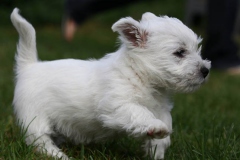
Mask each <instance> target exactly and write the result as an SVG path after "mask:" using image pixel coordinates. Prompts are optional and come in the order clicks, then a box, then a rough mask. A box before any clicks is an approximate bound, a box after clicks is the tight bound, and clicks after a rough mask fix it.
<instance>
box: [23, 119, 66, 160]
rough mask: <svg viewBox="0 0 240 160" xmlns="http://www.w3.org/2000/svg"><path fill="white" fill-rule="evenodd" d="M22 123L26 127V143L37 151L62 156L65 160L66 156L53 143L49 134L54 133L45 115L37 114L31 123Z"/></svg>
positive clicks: (57, 156)
mask: <svg viewBox="0 0 240 160" xmlns="http://www.w3.org/2000/svg"><path fill="white" fill-rule="evenodd" d="M25 124H29V123H23V125H24V126H23V127H24V128H25V129H26V131H27V133H26V143H27V144H28V145H33V146H35V147H36V149H37V151H38V152H42V153H45V154H47V155H49V156H52V157H56V158H62V159H63V160H67V159H68V157H67V156H66V155H65V154H64V153H63V152H62V151H61V150H60V149H59V148H58V147H57V145H56V144H55V143H54V141H53V139H52V138H51V135H52V134H53V133H54V131H53V130H52V128H51V126H50V125H49V122H48V120H47V119H46V117H44V116H42V115H38V117H36V118H35V119H33V120H32V121H31V123H30V124H29V125H28V126H26V125H25Z"/></svg>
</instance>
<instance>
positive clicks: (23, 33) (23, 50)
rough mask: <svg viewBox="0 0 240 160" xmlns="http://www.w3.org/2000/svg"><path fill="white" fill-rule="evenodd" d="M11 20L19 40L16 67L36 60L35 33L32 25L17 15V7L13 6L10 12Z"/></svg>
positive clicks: (21, 66)
mask: <svg viewBox="0 0 240 160" xmlns="http://www.w3.org/2000/svg"><path fill="white" fill-rule="evenodd" d="M11 21H12V23H13V25H14V27H15V28H16V30H17V31H18V34H19V42H18V45H17V53H16V56H15V59H16V69H17V71H19V69H21V68H24V66H26V65H28V64H31V63H35V62H37V61H38V58H37V49H36V33H35V30H34V28H33V26H32V25H31V24H30V23H29V22H27V21H26V20H25V19H24V18H23V17H22V16H20V15H19V9H18V8H15V9H14V10H13V12H12V14H11Z"/></svg>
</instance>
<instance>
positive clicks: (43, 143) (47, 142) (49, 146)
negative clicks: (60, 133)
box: [34, 134, 68, 160]
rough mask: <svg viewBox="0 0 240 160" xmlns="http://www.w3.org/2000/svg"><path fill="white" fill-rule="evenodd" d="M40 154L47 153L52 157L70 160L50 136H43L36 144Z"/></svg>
mask: <svg viewBox="0 0 240 160" xmlns="http://www.w3.org/2000/svg"><path fill="white" fill-rule="evenodd" d="M34 145H36V146H37V149H38V151H39V152H43V153H47V154H48V155H50V156H53V157H58V158H61V159H62V160H68V157H67V156H66V155H65V154H64V153H63V152H62V151H61V150H60V149H59V148H58V147H57V146H56V145H55V143H54V142H53V140H52V139H51V137H50V135H48V134H43V135H42V136H41V137H39V138H37V139H36V140H35V142H34Z"/></svg>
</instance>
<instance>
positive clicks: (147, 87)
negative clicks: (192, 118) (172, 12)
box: [11, 9, 210, 159]
mask: <svg viewBox="0 0 240 160" xmlns="http://www.w3.org/2000/svg"><path fill="white" fill-rule="evenodd" d="M11 20H12V23H13V25H14V26H15V28H16V29H17V31H18V33H19V35H20V40H19V43H18V47H17V54H16V87H15V93H14V101H13V104H14V111H15V113H16V116H17V118H18V119H19V122H22V124H23V127H24V128H26V129H27V138H26V142H27V144H32V143H33V144H34V145H36V146H38V149H39V151H46V152H47V153H48V154H49V155H52V156H57V157H59V158H60V157H62V158H65V159H67V156H66V155H65V154H64V153H63V152H62V151H61V150H60V149H59V148H58V147H57V146H56V145H55V144H54V142H53V140H52V138H51V136H52V135H57V134H61V135H63V136H65V137H68V138H69V139H71V140H73V141H74V142H75V143H76V144H78V143H88V142H91V141H95V142H96V141H101V140H104V139H107V138H109V137H114V136H115V135H116V134H128V135H131V136H133V137H137V138H142V139H143V140H145V141H146V142H145V150H146V153H149V152H150V154H152V151H154V150H155V147H156V153H155V155H154V156H155V159H160V158H163V157H164V151H165V149H166V148H167V147H168V146H169V145H170V136H169V134H170V133H171V130H172V118H171V115H170V111H171V109H172V107H173V103H172V102H171V100H170V96H171V94H172V93H173V92H176V91H180V92H189V91H193V90H195V89H197V88H198V87H199V86H200V85H201V84H202V83H203V82H204V81H205V79H206V76H207V74H208V70H209V69H210V62H208V61H205V60H203V59H202V58H201V56H200V50H201V48H199V46H198V45H199V43H200V41H201V39H200V38H198V37H197V36H196V34H194V33H193V32H192V31H191V30H190V29H189V28H188V27H186V26H185V25H184V24H183V23H182V22H181V21H179V20H178V19H176V18H169V17H167V16H164V17H157V16H155V15H154V14H152V13H145V14H143V16H142V19H141V21H140V22H138V21H135V20H134V19H132V18H130V17H127V18H122V19H120V20H119V21H117V22H116V23H115V24H114V25H113V26H112V29H113V31H116V32H118V33H119V34H120V37H119V38H120V40H121V46H120V48H119V50H117V51H116V52H114V53H111V54H108V55H106V56H105V57H103V58H102V59H100V60H89V61H84V60H74V59H65V60H56V61H50V62H48V61H39V60H38V58H37V50H36V40H35V39H36V37H35V30H34V28H33V27H32V25H31V24H29V23H28V22H27V21H26V20H25V19H24V18H22V17H21V16H20V15H19V14H18V9H14V10H13V12H12V14H11ZM203 68H204V69H203ZM203 70H204V71H203Z"/></svg>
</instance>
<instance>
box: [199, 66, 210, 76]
mask: <svg viewBox="0 0 240 160" xmlns="http://www.w3.org/2000/svg"><path fill="white" fill-rule="evenodd" d="M200 71H201V73H202V75H203V77H204V78H206V77H207V75H208V73H209V69H207V68H206V67H202V68H201V69H200Z"/></svg>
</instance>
